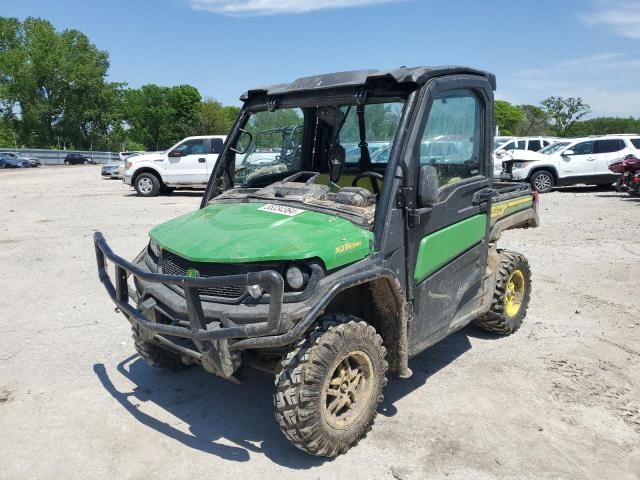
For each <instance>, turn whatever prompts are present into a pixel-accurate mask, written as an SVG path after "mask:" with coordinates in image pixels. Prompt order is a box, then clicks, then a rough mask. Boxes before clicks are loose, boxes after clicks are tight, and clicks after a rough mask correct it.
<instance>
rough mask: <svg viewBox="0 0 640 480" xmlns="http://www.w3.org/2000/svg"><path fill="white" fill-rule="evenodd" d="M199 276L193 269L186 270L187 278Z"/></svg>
mask: <svg viewBox="0 0 640 480" xmlns="http://www.w3.org/2000/svg"><path fill="white" fill-rule="evenodd" d="M199 276H200V272H199V271H198V270H196V269H195V268H190V269H189V270H187V277H199Z"/></svg>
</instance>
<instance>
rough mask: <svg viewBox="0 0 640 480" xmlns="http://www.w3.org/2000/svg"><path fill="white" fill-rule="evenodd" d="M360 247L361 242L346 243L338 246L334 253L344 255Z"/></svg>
mask: <svg viewBox="0 0 640 480" xmlns="http://www.w3.org/2000/svg"><path fill="white" fill-rule="evenodd" d="M361 246H362V241H360V240H358V241H357V242H347V243H343V244H342V245H338V246H337V247H336V253H344V252H347V251H349V250H353V249H354V248H358V247H361Z"/></svg>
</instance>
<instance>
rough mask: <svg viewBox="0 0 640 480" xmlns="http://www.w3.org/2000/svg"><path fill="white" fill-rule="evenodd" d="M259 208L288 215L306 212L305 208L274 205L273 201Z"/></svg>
mask: <svg viewBox="0 0 640 480" xmlns="http://www.w3.org/2000/svg"><path fill="white" fill-rule="evenodd" d="M258 210H262V211H263V212H271V213H278V214H280V215H286V216H287V217H295V216H296V215H299V214H301V213H302V212H304V210H301V209H299V208H293V207H285V206H283V205H274V204H272V203H267V204H266V205H264V206H262V207H260V208H259V209H258Z"/></svg>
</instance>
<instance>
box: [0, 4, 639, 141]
mask: <svg viewBox="0 0 640 480" xmlns="http://www.w3.org/2000/svg"><path fill="white" fill-rule="evenodd" d="M108 69H109V54H108V53H107V52H106V51H104V50H100V49H98V48H97V47H96V46H95V45H94V44H92V43H91V42H90V40H89V38H88V37H87V36H86V35H85V34H83V33H82V32H80V31H78V30H74V29H68V30H63V31H57V30H56V29H55V27H54V26H53V25H52V24H51V23H50V22H48V21H47V20H44V19H40V18H33V17H30V18H27V19H25V20H24V21H20V20H18V19H16V18H7V17H0V147H4V148H6V147H13V146H14V145H17V146H24V147H31V148H68V149H71V148H73V149H93V150H163V149H166V148H168V147H169V146H171V145H173V144H174V143H175V142H177V141H178V140H180V139H181V138H183V137H185V136H189V135H214V134H225V133H227V132H228V131H229V128H230V127H231V125H232V123H233V120H234V119H235V117H236V115H237V113H238V110H239V108H238V107H236V106H225V105H222V104H221V103H220V102H218V101H216V100H214V99H210V98H202V96H201V94H200V92H199V91H198V90H197V89H196V88H195V87H193V86H191V85H178V86H174V87H164V86H158V85H154V84H149V85H144V86H142V87H141V88H129V87H128V86H127V85H126V84H125V83H122V82H110V81H108V80H107V71H108ZM495 113H496V124H497V126H498V127H499V130H500V134H502V135H556V136H584V135H597V134H608V133H631V132H640V118H608V117H601V118H592V119H588V120H583V118H584V117H585V115H587V114H588V113H590V107H589V105H587V104H586V103H585V102H584V101H583V100H582V99H581V98H562V97H550V98H547V99H546V100H543V101H542V102H541V103H540V105H512V104H510V103H509V102H506V101H504V100H496V102H495ZM384 121H385V118H384V115H381V116H380V122H381V125H383V124H384Z"/></svg>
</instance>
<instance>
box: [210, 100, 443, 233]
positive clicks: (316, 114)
mask: <svg viewBox="0 0 640 480" xmlns="http://www.w3.org/2000/svg"><path fill="white" fill-rule="evenodd" d="M342 98H344V97H342ZM352 98H353V104H345V103H341V104H333V105H332V104H326V103H322V99H320V100H318V103H319V104H315V105H313V103H311V102H310V101H308V100H305V103H304V106H301V107H297V106H293V107H290V108H287V107H286V106H283V107H281V108H277V109H275V110H272V111H268V110H263V109H262V108H264V106H263V105H262V104H260V106H259V107H258V108H260V110H257V111H253V112H252V111H250V110H247V111H244V112H242V114H241V115H242V116H241V120H242V122H243V123H242V124H241V133H240V134H239V135H238V136H236V137H235V138H236V140H235V143H234V144H231V145H230V146H229V149H228V150H227V151H226V153H223V157H222V159H221V162H222V168H220V169H216V170H214V172H215V173H214V175H215V176H214V177H213V178H212V180H213V181H212V182H211V183H210V185H211V189H210V191H209V192H208V193H207V194H206V197H205V198H206V200H203V202H206V203H209V202H213V201H217V200H219V201H229V200H238V199H242V201H249V202H265V201H267V202H269V203H276V204H280V203H293V204H298V205H301V204H305V205H307V206H312V207H313V208H314V209H319V210H330V211H331V214H334V215H335V214H338V215H342V216H345V217H347V218H349V219H350V220H352V221H354V222H356V223H358V224H362V225H366V226H371V225H372V222H373V218H374V214H375V208H376V203H377V201H378V199H379V198H380V194H381V193H382V189H383V186H384V175H385V173H386V170H387V164H388V163H389V158H390V155H391V151H392V150H393V145H394V142H395V139H396V134H397V131H398V127H399V125H400V121H401V118H402V116H403V114H404V101H403V100H402V98H401V97H394V98H393V99H387V98H376V97H375V96H373V95H372V96H371V97H370V98H369V99H368V101H367V102H366V103H365V104H362V105H360V106H358V105H356V104H355V101H356V98H355V95H354V96H353V97H352ZM432 148H435V149H436V150H437V147H436V146H432ZM354 187H355V188H354ZM291 206H292V207H293V208H298V207H297V206H296V205H291Z"/></svg>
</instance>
